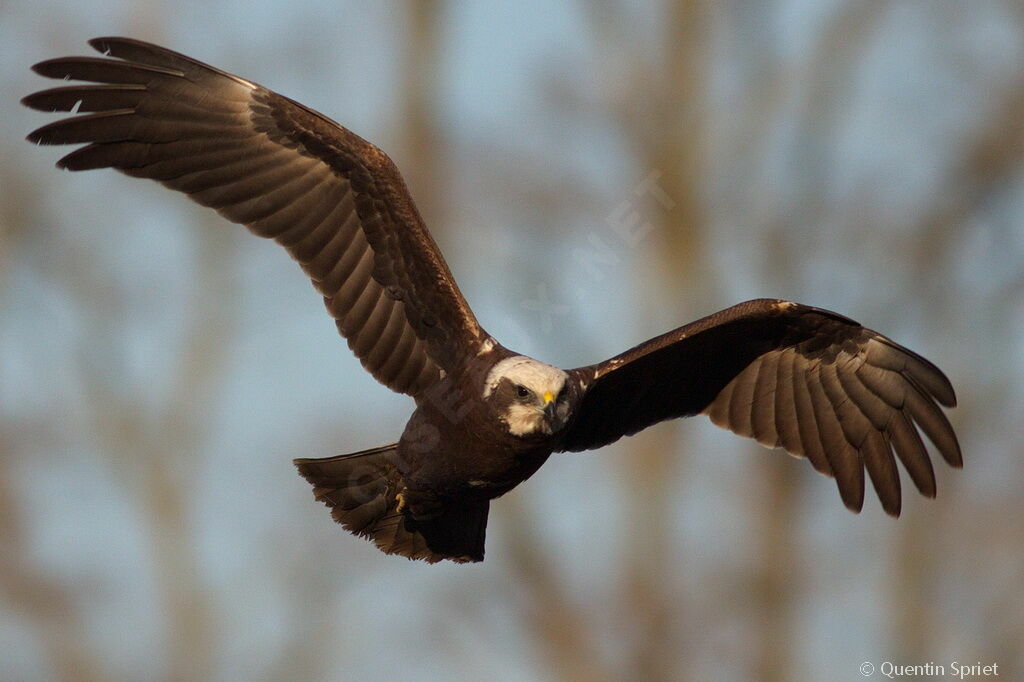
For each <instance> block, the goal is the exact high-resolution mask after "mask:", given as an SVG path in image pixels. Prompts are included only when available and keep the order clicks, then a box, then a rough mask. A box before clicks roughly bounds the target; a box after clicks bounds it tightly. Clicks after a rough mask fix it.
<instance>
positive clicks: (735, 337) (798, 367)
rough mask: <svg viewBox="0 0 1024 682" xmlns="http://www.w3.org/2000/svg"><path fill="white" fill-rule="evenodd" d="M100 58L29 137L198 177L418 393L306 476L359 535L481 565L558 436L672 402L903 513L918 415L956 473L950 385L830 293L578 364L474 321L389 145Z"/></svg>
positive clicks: (750, 307)
mask: <svg viewBox="0 0 1024 682" xmlns="http://www.w3.org/2000/svg"><path fill="white" fill-rule="evenodd" d="M90 44H91V45H92V46H93V47H94V48H95V49H96V50H97V51H99V52H101V53H103V55H104V56H102V57H66V58H60V59H51V60H48V61H44V62H41V63H39V64H36V65H35V66H34V67H33V69H34V70H35V71H36V73H38V74H41V75H43V76H47V77H50V78H56V79H63V80H65V81H68V80H73V81H85V82H88V83H90V84H89V85H83V84H80V83H74V84H67V85H64V86H62V87H57V88H53V89H50V90H44V91H42V92H38V93H35V94H33V95H30V96H28V97H26V98H25V99H24V100H23V102H24V104H25V105H27V106H29V107H31V108H33V109H37V110H41V111H67V112H73V113H74V114H76V115H74V116H72V117H69V118H65V119H62V120H58V121H56V122H53V123H51V124H49V125H46V126H43V127H41V128H39V129H38V130H36V131H35V132H33V133H31V134H30V135H29V136H28V139H29V140H31V141H33V142H36V143H38V144H84V146H82V147H80V148H78V149H76V150H74V151H72V152H71V153H70V154H68V155H67V156H64V157H63V158H62V159H61V160H60V161H59V162H58V164H57V165H58V166H59V167H61V168H66V169H69V170H87V169H92V168H116V169H117V170H119V171H121V172H122V173H125V174H127V175H131V176H134V177H140V178H151V179H153V180H157V181H159V182H161V183H163V184H164V185H166V186H167V187H170V188H171V189H175V190H178V191H181V192H184V193H186V194H187V195H188V196H189V197H191V198H192V199H193V200H194V201H197V202H198V203H200V204H202V205H204V206H209V207H211V208H213V209H214V210H216V211H217V212H218V213H220V214H221V215H222V216H224V217H225V218H227V219H228V220H230V221H233V222H236V223H241V224H243V225H245V226H246V227H247V228H249V230H251V231H252V232H253V233H255V234H257V235H259V236H261V237H268V238H270V239H273V240H275V241H276V242H278V243H279V244H281V245H282V246H284V247H285V249H287V250H288V252H289V253H290V254H291V255H292V257H293V258H294V259H295V260H297V261H298V263H299V265H300V266H301V267H302V269H303V270H304V271H305V272H306V274H307V275H309V277H310V279H312V281H313V286H314V287H315V288H316V290H317V291H319V292H320V293H321V294H322V295H323V297H324V302H325V303H326V305H327V311H328V313H329V314H330V315H331V316H332V317H333V318H334V319H335V320H336V322H337V326H338V330H339V331H340V332H341V335H342V336H344V337H345V338H346V339H347V340H348V345H349V347H350V348H351V349H352V351H353V352H354V353H355V355H356V356H357V357H358V358H359V360H360V361H361V362H362V364H363V366H364V367H365V368H366V370H367V371H368V372H370V373H371V374H372V375H373V376H374V377H375V378H376V379H377V380H378V381H379V382H380V383H382V384H384V385H385V386H387V387H388V388H390V389H392V390H394V391H398V392H400V393H405V394H408V395H409V396H411V397H412V398H413V399H414V400H415V402H416V409H415V411H414V412H413V413H412V416H411V418H410V419H409V422H408V424H407V425H406V427H405V430H404V432H403V433H402V435H401V437H400V438H399V439H398V441H397V442H396V443H392V444H391V445H385V446H383V447H378V448H374V449H372V450H366V451H363V452H356V453H354V454H348V455H340V456H336V457H330V458H326V459H298V460H295V464H296V465H297V467H298V470H299V472H300V473H301V475H302V476H303V477H305V478H306V480H307V481H309V483H311V484H312V486H313V492H314V495H315V497H316V499H318V500H321V501H323V502H325V503H326V504H327V505H328V506H329V507H330V509H331V512H332V515H333V517H334V519H335V520H336V521H338V522H340V523H341V524H342V525H343V526H344V527H345V528H346V529H348V530H349V531H351V532H353V533H355V534H356V535H360V536H363V537H366V538H369V539H371V540H372V541H373V542H374V543H376V545H377V546H378V547H379V548H380V549H381V550H383V551H384V552H387V553H390V554H399V555H403V556H406V557H409V558H411V559H423V560H426V561H428V562H436V561H439V560H442V559H449V560H452V561H456V562H467V561H482V560H483V557H484V534H485V531H486V526H487V514H488V510H489V507H490V503H491V500H493V499H495V498H497V497H499V496H500V495H502V494H504V493H506V492H508V491H509V490H511V489H512V488H514V487H516V486H517V485H519V484H520V483H522V482H523V481H525V480H526V479H527V478H529V477H530V476H532V475H533V473H534V472H536V471H537V469H538V468H539V467H540V466H541V465H542V464H544V462H545V460H547V458H548V456H549V455H551V453H553V452H565V451H572V452H576V451H581V450H590V449H594V448H599V447H602V446H604V445H607V444H609V443H612V442H615V441H617V440H618V439H620V438H622V437H623V436H629V435H632V434H635V433H637V432H638V431H641V430H642V429H645V428H647V427H648V426H651V425H652V424H656V423H658V422H661V421H664V420H666V419H674V418H677V417H687V416H692V415H697V414H704V415H707V416H708V417H710V418H711V420H712V421H713V422H714V423H715V424H717V425H719V426H722V427H724V428H727V429H730V430H731V431H733V432H735V433H737V434H740V435H742V436H747V437H749V438H754V439H756V440H757V441H758V442H759V443H762V444H763V445H766V446H768V447H772V448H783V449H785V450H786V451H788V452H789V453H790V454H792V455H795V456H800V457H806V458H807V459H808V460H810V462H811V464H812V465H813V466H814V468H815V469H817V470H818V471H819V472H821V473H823V474H825V475H827V476H831V477H833V478H835V480H836V483H837V484H838V486H839V494H840V496H841V497H842V500H843V502H844V503H845V505H846V506H847V507H849V508H850V509H852V510H854V511H859V510H860V508H861V506H862V504H863V499H864V472H865V470H866V471H867V473H868V476H869V477H870V479H871V482H872V484H873V485H874V488H875V490H876V492H877V494H878V497H879V499H880V500H881V504H882V507H883V508H884V509H885V511H886V512H888V513H889V514H891V515H893V516H897V515H899V512H900V476H899V473H898V472H897V468H896V459H897V458H898V459H899V460H900V461H901V462H902V464H903V468H904V469H905V470H906V472H907V473H908V474H909V476H910V479H911V480H912V481H913V483H914V485H915V486H916V487H917V489H918V490H919V491H920V492H921V493H922V494H924V495H925V496H927V497H934V496H935V475H934V472H933V469H932V464H931V460H930V459H929V454H928V451H927V449H926V447H925V445H924V441H923V439H922V438H921V435H920V434H919V430H920V432H921V433H923V434H924V435H925V436H927V438H928V439H929V440H930V441H931V442H932V444H933V445H934V447H935V449H936V450H937V451H938V452H939V454H940V455H941V456H942V458H943V459H945V460H946V462H948V463H949V464H950V465H951V466H953V467H958V468H959V467H960V466H961V465H962V459H961V454H960V447H959V445H958V443H957V439H956V435H955V434H954V433H953V429H952V428H951V427H950V424H949V421H948V420H947V419H946V416H945V415H944V413H943V411H942V410H941V409H940V407H939V405H943V406H946V407H953V406H954V405H955V404H956V398H955V396H954V393H953V388H952V386H951V385H950V382H949V380H948V379H947V378H946V377H945V376H944V375H943V373H942V372H941V371H940V370H939V369H938V368H937V367H935V366H934V365H933V364H932V363H930V362H928V361H927V360H925V359H924V358H922V357H921V356H919V355H917V354H915V353H913V352H911V351H909V350H907V349H906V348H903V347H902V346H900V345H898V344H897V343H895V342H894V341H892V340H890V339H888V338H886V337H885V336H882V335H881V334H879V333H878V332H875V331H872V330H870V329H866V328H865V327H862V326H861V325H860V324H858V323H857V322H854V321H853V320H851V319H849V318H847V317H843V316H842V315H838V314H836V313H833V312H829V311H827V310H822V309H820V308H813V307H810V306H806V305H801V304H799V303H793V302H789V301H783V300H775V299H758V300H753V301H747V302H746V303H740V304H738V305H735V306H733V307H731V308H727V309H725V310H722V311H720V312H717V313H714V314H713V315H710V316H708V317H705V318H703V319H701V320H698V321H696V322H692V323H690V324H688V325H685V326H683V327H680V328H678V329H675V330H673V331H670V332H668V333H666V334H663V335H661V336H658V337H656V338H653V339H651V340H649V341H645V342H643V343H641V344H640V345H638V346H636V347H634V348H631V349H630V350H627V351H625V352H624V353H621V354H619V355H617V356H615V357H613V358H611V359H609V360H606V361H604V362H599V363H597V364H595V365H589V366H586V367H579V368H576V369H569V370H562V369H559V368H557V367H554V366H552V365H549V364H546V363H543V362H540V361H538V360H534V359H532V358H529V357H526V356H524V355H521V354H518V353H516V352H514V351H512V350H509V349H508V348H505V347H504V346H502V345H501V344H500V343H498V341H496V340H495V339H494V338H493V337H491V336H490V335H489V334H488V333H487V332H486V331H484V329H483V328H482V327H481V326H480V324H479V323H478V322H477V320H476V317H475V316H474V315H473V312H472V311H471V310H470V308H469V306H468V305H467V304H466V301H465V299H464V298H463V296H462V294H461V292H460V291H459V288H458V286H457V285H456V284H455V280H454V279H453V278H452V275H451V272H449V270H448V266H447V265H446V264H445V261H444V259H443V258H442V256H441V253H440V251H439V250H438V248H437V245H436V244H435V243H434V240H433V239H432V238H431V236H430V234H429V232H428V231H427V228H426V226H425V225H424V223H423V220H422V218H421V217H420V214H419V212H418V211H417V209H416V205H415V204H414V203H413V200H412V197H411V196H410V195H409V192H408V190H407V189H406V186H405V183H404V182H403V181H402V177H401V175H400V174H399V172H398V170H397V168H396V167H395V165H394V164H393V163H392V161H391V160H390V159H389V158H388V157H387V155H385V154H384V152H382V151H381V150H380V149H378V148H377V147H375V146H374V145H372V144H370V143H369V142H367V141H366V140H364V139H362V138H361V137H359V136H357V135H355V134H354V133H352V132H351V131H349V130H347V129H346V128H344V127H342V126H341V125H339V124H337V123H335V122H334V121H332V120H330V119H329V118H327V117H325V116H323V115H322V114H319V113H317V112H316V111H313V110H312V109H309V108H308V107H305V106H303V105H302V104H299V103H298V102H295V101H293V100H290V99H288V98H287V97H283V96H282V95H279V94H277V93H275V92H271V91H270V90H268V89H266V88H264V87H262V86H260V85H257V84H256V83H254V82H252V81H248V80H246V79H244V78H239V77H238V76H234V75H232V74H230V73H227V72H225V71H221V70H219V69H216V68H214V67H212V66H208V65H206V64H203V63H201V62H198V61H196V60H194V59H191V58H189V57H186V56H184V55H181V54H178V53H176V52H172V51H171V50H168V49H165V48H162V47H158V46H156V45H152V44H149V43H144V42H140V41H138V40H131V39H128V38H97V39H94V40H91V41H90Z"/></svg>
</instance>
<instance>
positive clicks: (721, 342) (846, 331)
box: [560, 299, 962, 516]
mask: <svg viewBox="0 0 1024 682" xmlns="http://www.w3.org/2000/svg"><path fill="white" fill-rule="evenodd" d="M572 374H573V375H574V376H575V377H576V380H577V381H578V382H579V385H581V386H585V387H586V388H585V391H584V393H583V397H582V398H581V399H580V402H579V405H578V406H577V408H576V411H575V413H574V415H573V417H572V419H571V421H570V423H569V425H568V427H567V429H566V431H565V433H564V434H563V435H562V440H561V442H560V447H561V449H563V450H585V449H589V448H594V447H600V446H601V445H604V444H607V443H610V442H612V441H614V440H616V439H618V438H620V437H622V436H624V435H630V434H633V433H636V432H637V431H639V430H641V429H643V428H645V427H647V426H650V425H651V424H654V423H657V422H659V421H662V420H664V419H672V418H675V417H683V416H691V415H694V414H698V413H703V414H706V415H708V417H710V419H711V420H712V421H713V422H714V423H715V424H717V425H719V426H722V427H724V428H727V429H730V430H731V431H734V432H735V433H738V434H740V435H743V436H747V437H750V438H754V439H756V440H757V441H758V442H759V443H762V444H764V445H767V446H769V447H778V446H781V447H783V448H785V449H786V450H787V451H788V452H790V453H791V454H793V455H797V456H803V457H806V458H807V459H808V460H809V461H810V462H811V464H812V465H813V466H814V468H815V469H816V470H818V471H819V472H821V473H823V474H826V475H828V476H833V477H834V478H835V479H836V484H837V486H838V488H839V493H840V496H841V497H842V499H843V503H844V504H845V505H846V506H847V507H849V508H850V509H852V510H854V511H859V510H860V509H861V507H862V506H863V502H864V477H865V471H867V475H868V477H869V478H870V479H871V483H872V486H873V487H874V489H875V492H876V493H877V495H878V498H879V500H880V501H881V503H882V507H883V509H885V511H886V512H887V513H889V514H891V515H893V516H898V515H899V513H900V507H901V487H900V480H899V471H898V469H897V465H896V460H897V459H899V461H900V462H902V464H903V467H904V468H905V469H906V470H907V473H908V474H909V475H910V478H911V480H912V481H913V482H914V485H915V486H916V487H917V489H918V490H919V491H920V492H921V493H922V494H924V495H926V496H928V497H934V496H935V473H934V471H933V468H932V463H931V459H930V457H929V454H928V450H927V448H926V446H925V444H924V442H923V440H922V439H921V436H920V435H919V434H918V428H920V430H921V431H922V432H923V433H924V434H925V435H926V436H927V438H928V440H929V441H931V443H932V444H933V445H934V447H935V449H936V450H937V451H938V452H939V454H941V455H942V457H943V459H945V460H946V462H948V463H949V464H950V465H951V466H953V467H959V466H961V464H962V456H961V452H960V446H959V444H958V443H957V439H956V434H955V433H954V432H953V429H952V426H951V425H950V423H949V420H948V419H947V418H946V415H945V414H944V413H943V411H942V410H941V409H940V407H939V405H943V406H946V407H953V406H954V405H955V404H956V396H955V394H954V392H953V388H952V386H951V385H950V383H949V380H948V379H946V377H945V376H944V375H943V374H942V372H941V371H939V369H938V368H936V367H935V366H934V365H932V364H931V363H930V362H928V361H927V360H925V359H924V358H922V357H921V356H919V355H917V354H915V353H913V352H911V351H909V350H907V349H905V348H903V347H901V346H899V345H897V344H896V343H895V342H893V341H892V340H890V339H888V338H886V337H884V336H882V335H881V334H878V333H877V332H874V331H871V330H870V329H865V328H864V327H862V326H860V325H859V324H857V323H856V322H854V321H853V320H850V319H848V318H845V317H843V316H841V315H837V314H836V313H832V312H829V311H827V310H821V309H819V308H811V307H808V306H803V305H799V304H796V303H791V302H787V301H778V300H772V299H759V300H755V301H748V302H746V303H741V304H739V305H737V306H734V307H732V308H729V309H727V310H723V311H721V312H719V313H715V314H714V315H711V316H709V317H706V318H704V319H702V320H698V321H697V322H694V323H692V324H689V325H686V326H684V327H680V328H679V329H677V330H675V331H672V332H669V333H668V334H664V335H662V336H660V337H657V338H655V339H651V340H650V341H648V342H647V343H644V344H641V345H639V346H637V347H635V348H633V349H630V350H628V351H626V352H625V353H622V354H621V355H618V356H616V357H615V358H612V359H611V360H608V361H606V362H603V363H600V364H598V365H591V366H589V367H582V368H579V369H575V370H572Z"/></svg>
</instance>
